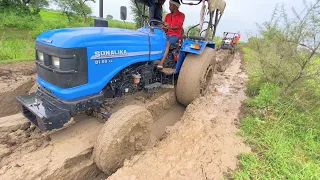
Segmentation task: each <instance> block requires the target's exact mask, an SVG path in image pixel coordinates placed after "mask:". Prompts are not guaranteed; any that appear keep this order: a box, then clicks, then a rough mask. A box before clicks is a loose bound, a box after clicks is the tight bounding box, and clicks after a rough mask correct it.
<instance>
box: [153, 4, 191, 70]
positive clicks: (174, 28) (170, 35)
mask: <svg viewBox="0 0 320 180" xmlns="http://www.w3.org/2000/svg"><path fill="white" fill-rule="evenodd" d="M179 7H180V2H179V0H170V1H169V9H170V13H168V14H167V15H166V17H165V20H164V24H165V27H164V29H165V30H167V32H166V36H167V44H166V51H165V53H164V56H163V57H162V59H161V61H160V63H159V64H158V66H157V68H158V69H163V63H164V61H165V59H166V57H167V55H168V52H169V47H170V45H171V44H175V43H177V42H178V40H179V38H181V37H182V35H183V34H182V28H183V22H184V18H185V15H184V14H183V13H182V12H180V11H179Z"/></svg>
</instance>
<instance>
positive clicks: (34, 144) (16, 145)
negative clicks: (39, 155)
mask: <svg viewBox="0 0 320 180" xmlns="http://www.w3.org/2000/svg"><path fill="white" fill-rule="evenodd" d="M48 140H49V139H46V138H45V137H44V136H43V135H42V134H41V133H40V131H39V130H38V129H36V127H35V126H33V125H31V124H30V122H28V121H27V120H26V119H24V117H23V116H22V115H20V114H17V115H13V116H8V117H3V118H0V168H1V167H3V166H6V165H7V164H9V163H10V162H12V161H15V160H18V159H20V158H21V157H22V156H23V155H25V154H28V153H30V152H33V151H35V150H38V149H39V148H42V147H45V146H46V145H47V144H48V142H49V141H48Z"/></svg>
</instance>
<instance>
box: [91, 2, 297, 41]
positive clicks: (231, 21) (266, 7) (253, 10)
mask: <svg viewBox="0 0 320 180" xmlns="http://www.w3.org/2000/svg"><path fill="white" fill-rule="evenodd" d="M96 1H97V2H96V3H90V6H91V7H92V9H93V15H94V16H99V0H96ZM129 2H130V1H129V0H107V1H106V0H104V2H103V4H104V13H103V16H104V17H106V15H107V14H110V15H112V16H113V17H114V18H115V19H120V6H127V9H128V19H127V21H133V19H132V18H133V17H132V16H131V9H130V3H129ZM168 3H169V0H167V1H166V3H165V6H164V8H165V9H166V10H167V12H169V6H168ZM226 3H227V6H226V9H225V12H224V14H223V16H222V18H221V21H220V23H219V25H218V30H217V35H219V36H221V34H222V32H223V31H234V32H237V31H240V32H241V33H242V39H243V40H245V39H247V38H246V37H245V36H246V35H245V33H246V32H247V31H250V32H251V33H255V32H256V29H257V28H256V25H255V23H259V24H260V23H262V22H264V21H266V20H269V19H270V16H271V14H272V11H273V9H274V7H275V6H276V4H277V3H284V4H285V5H286V8H287V9H289V10H290V9H291V7H292V6H294V7H297V8H299V7H301V3H302V0H226ZM200 7H201V5H198V6H188V5H181V6H180V11H182V12H183V13H184V14H185V15H186V19H185V22H184V27H187V26H189V25H195V24H198V23H199V19H200Z"/></svg>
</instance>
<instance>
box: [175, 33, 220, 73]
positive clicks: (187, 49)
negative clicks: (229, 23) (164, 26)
mask: <svg viewBox="0 0 320 180" xmlns="http://www.w3.org/2000/svg"><path fill="white" fill-rule="evenodd" d="M193 44H199V45H200V49H195V48H192V47H191V46H192V45H193ZM215 45H216V44H215V42H213V41H198V40H193V39H189V38H187V39H185V40H184V41H183V43H182V46H181V50H180V53H179V58H178V62H177V65H176V73H179V72H180V69H181V66H182V64H183V61H184V59H185V57H186V56H187V54H188V53H192V54H201V53H202V52H203V50H204V48H206V47H210V48H213V49H214V48H215Z"/></svg>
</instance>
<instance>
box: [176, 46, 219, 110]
mask: <svg viewBox="0 0 320 180" xmlns="http://www.w3.org/2000/svg"><path fill="white" fill-rule="evenodd" d="M215 64H216V51H215V50H214V49H212V48H208V47H206V48H205V49H204V50H203V52H202V53H201V54H200V55H197V54H191V53H190V54H188V55H187V57H186V58H185V60H184V62H183V64H182V67H181V70H180V73H179V77H178V82H177V88H176V96H177V100H178V101H179V102H180V103H181V104H183V105H185V106H188V105H189V104H190V103H191V102H192V101H193V100H194V99H195V98H197V97H198V96H199V95H200V94H204V93H205V92H206V91H207V88H208V86H209V85H210V83H211V80H212V78H213V73H214V68H215Z"/></svg>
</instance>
